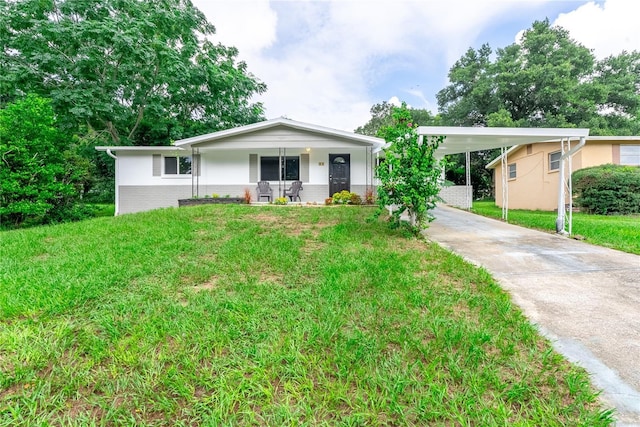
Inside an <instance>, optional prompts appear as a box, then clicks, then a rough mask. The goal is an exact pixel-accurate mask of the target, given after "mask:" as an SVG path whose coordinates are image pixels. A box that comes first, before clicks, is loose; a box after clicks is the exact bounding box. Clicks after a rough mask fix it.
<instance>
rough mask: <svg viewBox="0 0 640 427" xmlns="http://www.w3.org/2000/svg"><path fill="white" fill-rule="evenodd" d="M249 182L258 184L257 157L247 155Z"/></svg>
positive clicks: (255, 155)
mask: <svg viewBox="0 0 640 427" xmlns="http://www.w3.org/2000/svg"><path fill="white" fill-rule="evenodd" d="M249 182H258V155H257V154H249Z"/></svg>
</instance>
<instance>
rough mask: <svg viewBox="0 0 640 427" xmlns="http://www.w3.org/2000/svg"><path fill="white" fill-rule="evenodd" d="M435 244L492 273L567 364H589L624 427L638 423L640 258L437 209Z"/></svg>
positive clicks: (429, 231) (431, 228) (432, 233)
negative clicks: (562, 355)
mask: <svg viewBox="0 0 640 427" xmlns="http://www.w3.org/2000/svg"><path fill="white" fill-rule="evenodd" d="M434 215H435V217H436V220H435V221H434V222H432V223H431V224H430V226H429V228H428V229H427V230H426V232H425V235H426V237H427V238H428V239H429V240H432V241H435V242H438V243H439V244H441V245H442V246H443V247H445V248H447V249H449V250H451V251H453V252H455V253H457V254H459V255H461V256H462V257H464V258H465V259H467V260H468V261H470V262H472V263H474V264H476V265H480V266H482V267H484V268H485V269H486V270H488V271H489V272H491V274H492V275H493V277H495V278H496V279H497V280H498V281H499V282H500V284H501V285H502V287H503V288H504V289H505V290H507V291H508V292H509V293H510V294H511V296H512V299H513V301H514V302H515V303H516V304H518V305H519V306H520V308H521V309H522V310H523V312H524V313H525V315H526V316H527V317H528V318H529V319H530V320H531V322H533V323H535V324H536V325H537V326H538V328H539V329H540V331H541V332H542V333H543V334H544V335H545V336H547V337H548V338H549V339H550V340H551V341H552V342H553V344H554V347H555V348H556V350H557V351H559V352H560V353H562V354H564V355H565V357H567V359H569V360H571V361H572V362H575V363H577V364H579V365H581V366H583V367H584V368H585V369H586V370H587V371H589V372H590V373H591V375H592V379H593V383H594V384H595V386H596V387H598V388H601V389H603V394H602V397H603V400H604V402H605V404H607V405H608V406H613V407H615V408H616V418H617V420H618V424H617V425H618V426H640V256H637V255H631V254H627V253H623V252H619V251H615V250H612V249H606V248H602V247H598V246H593V245H590V244H588V243H584V242H579V241H576V240H572V239H569V238H566V237H561V236H558V235H555V234H549V233H544V232H539V231H533V230H529V229H526V228H522V227H518V226H514V225H510V224H505V223H503V222H500V221H497V220H493V219H489V218H484V217H481V216H479V215H474V214H470V213H468V212H465V211H461V210H458V209H453V208H450V207H446V206H439V207H438V208H436V209H435V211H434Z"/></svg>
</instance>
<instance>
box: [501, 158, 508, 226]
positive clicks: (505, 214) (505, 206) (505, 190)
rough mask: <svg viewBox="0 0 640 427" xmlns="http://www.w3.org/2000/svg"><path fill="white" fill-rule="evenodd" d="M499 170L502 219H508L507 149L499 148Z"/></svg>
mask: <svg viewBox="0 0 640 427" xmlns="http://www.w3.org/2000/svg"><path fill="white" fill-rule="evenodd" d="M500 159H501V171H502V174H501V175H502V219H503V220H504V221H508V220H509V182H508V179H507V176H508V172H507V167H508V165H507V150H506V149H505V147H501V148H500Z"/></svg>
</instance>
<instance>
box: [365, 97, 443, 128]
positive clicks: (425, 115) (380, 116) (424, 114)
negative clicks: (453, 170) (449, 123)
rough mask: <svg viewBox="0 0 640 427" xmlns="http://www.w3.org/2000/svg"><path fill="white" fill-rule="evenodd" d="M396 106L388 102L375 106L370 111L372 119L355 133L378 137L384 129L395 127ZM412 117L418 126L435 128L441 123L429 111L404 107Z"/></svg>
mask: <svg viewBox="0 0 640 427" xmlns="http://www.w3.org/2000/svg"><path fill="white" fill-rule="evenodd" d="M393 108H394V105H393V104H390V103H388V102H387V101H382V102H380V103H378V104H374V105H373V106H372V107H371V109H370V110H369V111H370V113H371V118H370V119H369V121H368V122H367V123H365V124H364V125H363V126H358V128H357V129H356V130H355V131H354V132H355V133H359V134H362V135H369V136H378V131H379V130H380V129H382V128H384V127H387V126H392V125H393V121H394V119H393ZM403 108H404V109H405V110H406V111H407V112H408V113H409V115H410V116H411V122H412V123H414V124H417V125H418V126H435V125H436V124H438V122H439V117H438V116H434V115H433V114H431V112H430V111H429V110H425V109H421V108H410V107H407V106H406V104H405V105H404V107H403Z"/></svg>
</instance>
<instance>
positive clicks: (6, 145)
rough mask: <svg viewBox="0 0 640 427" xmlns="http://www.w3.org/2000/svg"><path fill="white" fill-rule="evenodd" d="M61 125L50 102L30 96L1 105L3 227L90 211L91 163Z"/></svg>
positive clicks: (0, 208)
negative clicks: (86, 191) (85, 200)
mask: <svg viewBox="0 0 640 427" xmlns="http://www.w3.org/2000/svg"><path fill="white" fill-rule="evenodd" d="M76 142H77V139H76V138H75V137H72V136H70V135H68V134H66V133H65V131H63V130H61V129H60V127H59V126H58V123H57V121H56V116H55V114H54V112H53V108H52V107H51V101H50V100H48V99H44V98H40V97H38V96H36V95H29V96H27V97H25V98H24V99H21V100H18V101H16V102H15V103H12V104H8V105H6V106H5V107H4V108H0V153H1V156H0V226H1V227H4V228H13V227H24V226H34V225H40V224H48V223H55V222H62V221H75V220H78V219H82V218H87V217H89V216H91V209H89V208H86V207H83V206H82V203H81V195H82V190H83V187H84V186H85V185H86V183H87V182H88V176H89V163H88V161H87V160H86V159H83V158H81V157H80V156H79V155H78V154H77V150H78V148H77V147H76V146H75V145H76Z"/></svg>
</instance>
